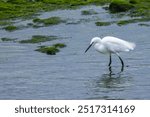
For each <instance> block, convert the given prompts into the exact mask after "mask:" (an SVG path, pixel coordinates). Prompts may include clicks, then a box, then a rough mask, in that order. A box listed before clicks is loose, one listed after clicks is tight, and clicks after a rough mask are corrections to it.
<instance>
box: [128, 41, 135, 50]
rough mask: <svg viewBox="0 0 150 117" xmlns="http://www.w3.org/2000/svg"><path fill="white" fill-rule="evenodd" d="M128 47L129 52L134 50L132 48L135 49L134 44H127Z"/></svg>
mask: <svg viewBox="0 0 150 117" xmlns="http://www.w3.org/2000/svg"><path fill="white" fill-rule="evenodd" d="M128 46H129V49H130V50H134V48H135V47H136V44H135V43H132V42H129V44H128Z"/></svg>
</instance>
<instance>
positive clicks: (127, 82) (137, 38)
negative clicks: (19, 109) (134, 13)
mask: <svg viewBox="0 0 150 117" xmlns="http://www.w3.org/2000/svg"><path fill="white" fill-rule="evenodd" d="M89 9H93V10H95V11H96V12H97V13H98V14H93V15H81V11H82V10H89ZM51 16H59V17H61V18H62V19H65V20H67V22H66V23H62V24H59V25H55V26H49V27H41V28H37V29H35V28H32V27H30V28H24V29H22V30H17V31H14V32H7V31H5V30H0V37H1V38H2V37H8V38H18V40H22V39H28V38H31V37H32V36H33V35H55V36H59V37H63V39H62V40H61V39H59V40H54V41H50V42H44V43H41V45H50V44H53V43H56V42H61V43H65V44H66V45H67V47H66V48H64V49H61V51H60V52H59V53H58V54H56V55H54V56H51V55H46V54H43V53H39V52H37V51H34V50H35V49H36V48H37V47H38V46H39V44H19V43H17V42H1V43H0V99H150V93H149V90H150V77H149V76H150V72H149V70H150V59H149V58H150V54H149V50H150V39H149V37H150V27H146V26H139V25H138V24H139V23H134V24H128V25H125V26H117V25H116V24H112V25H110V26H102V27H98V26H96V25H95V22H96V21H116V20H120V17H114V16H113V15H110V14H109V13H108V12H107V11H106V10H104V9H102V8H101V7H98V6H97V7H96V6H86V7H83V8H81V9H76V10H57V11H53V12H45V13H42V14H41V15H39V17H40V18H48V17H51ZM127 18H128V17H121V19H127ZM30 22H31V20H26V21H20V20H18V21H17V22H16V25H27V23H30ZM145 24H150V22H145ZM106 35H111V36H116V37H119V38H122V39H124V40H127V41H131V42H135V43H136V45H137V47H136V48H135V50H134V51H132V52H129V53H122V54H120V55H121V57H122V58H123V60H124V63H125V68H124V71H123V72H120V70H121V64H120V61H119V59H118V58H117V57H116V56H115V55H114V56H113V63H112V67H111V71H112V72H110V69H109V68H108V66H107V64H108V60H109V58H108V56H105V55H102V54H99V53H97V52H96V51H95V50H94V49H93V48H92V49H90V50H89V51H88V52H87V53H86V54H84V51H85V49H86V48H87V46H88V45H89V42H90V40H91V38H92V37H94V36H100V37H103V36H106Z"/></svg>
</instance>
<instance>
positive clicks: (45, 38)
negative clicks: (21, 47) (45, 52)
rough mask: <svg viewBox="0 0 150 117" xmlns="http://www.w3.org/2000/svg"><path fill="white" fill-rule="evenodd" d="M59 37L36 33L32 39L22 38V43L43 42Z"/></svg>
mask: <svg viewBox="0 0 150 117" xmlns="http://www.w3.org/2000/svg"><path fill="white" fill-rule="evenodd" d="M56 39H58V37H57V36H43V35H34V36H32V38H31V39H27V40H21V41H19V42H20V43H41V42H46V41H52V40H56Z"/></svg>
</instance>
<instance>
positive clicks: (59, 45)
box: [35, 43, 66, 55]
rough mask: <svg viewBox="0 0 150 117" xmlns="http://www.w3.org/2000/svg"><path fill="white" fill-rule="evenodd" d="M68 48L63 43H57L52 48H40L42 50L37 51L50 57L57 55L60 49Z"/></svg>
mask: <svg viewBox="0 0 150 117" xmlns="http://www.w3.org/2000/svg"><path fill="white" fill-rule="evenodd" d="M64 47H66V45H65V44H63V43H56V44H54V45H52V46H40V48H38V49H36V50H35V51H38V52H41V53H46V54H48V55H55V54H56V53H58V52H59V51H60V49H59V48H64Z"/></svg>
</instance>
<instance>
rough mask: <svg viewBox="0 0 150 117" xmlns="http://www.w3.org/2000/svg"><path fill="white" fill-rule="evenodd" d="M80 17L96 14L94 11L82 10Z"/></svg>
mask: <svg viewBox="0 0 150 117" xmlns="http://www.w3.org/2000/svg"><path fill="white" fill-rule="evenodd" d="M81 14H82V15H94V14H98V13H97V12H96V11H94V10H93V9H90V10H83V11H81Z"/></svg>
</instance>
